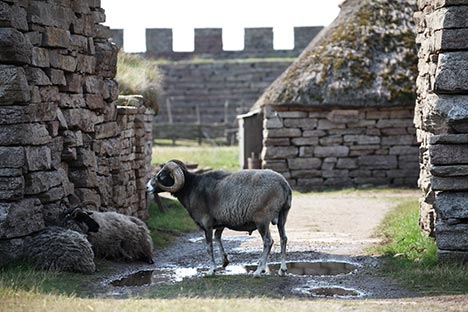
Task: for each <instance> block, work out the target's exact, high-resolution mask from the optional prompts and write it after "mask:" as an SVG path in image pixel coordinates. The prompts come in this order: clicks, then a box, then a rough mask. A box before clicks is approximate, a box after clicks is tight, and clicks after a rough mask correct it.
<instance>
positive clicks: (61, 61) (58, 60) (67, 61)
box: [49, 50, 76, 72]
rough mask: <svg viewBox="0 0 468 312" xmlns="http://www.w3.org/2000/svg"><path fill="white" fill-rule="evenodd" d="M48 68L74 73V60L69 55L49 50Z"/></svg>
mask: <svg viewBox="0 0 468 312" xmlns="http://www.w3.org/2000/svg"><path fill="white" fill-rule="evenodd" d="M49 61H50V66H51V67H53V68H57V69H62V70H64V71H67V72H75V71H76V58H75V57H73V56H71V55H63V54H61V53H60V52H59V51H58V50H49Z"/></svg>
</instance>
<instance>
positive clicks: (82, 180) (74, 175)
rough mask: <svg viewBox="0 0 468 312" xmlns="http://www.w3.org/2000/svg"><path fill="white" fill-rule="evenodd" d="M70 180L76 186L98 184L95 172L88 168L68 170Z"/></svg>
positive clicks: (94, 185)
mask: <svg viewBox="0 0 468 312" xmlns="http://www.w3.org/2000/svg"><path fill="white" fill-rule="evenodd" d="M68 176H69V178H70V181H71V182H73V184H75V187H77V188H92V187H96V186H98V184H97V175H96V172H95V171H93V170H90V169H77V170H70V172H69V174H68Z"/></svg>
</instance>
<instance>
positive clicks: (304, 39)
mask: <svg viewBox="0 0 468 312" xmlns="http://www.w3.org/2000/svg"><path fill="white" fill-rule="evenodd" d="M322 29H323V27H322V26H317V27H294V51H297V52H298V53H300V52H302V51H303V50H304V49H305V48H306V47H307V46H308V45H309V43H310V42H311V41H312V39H314V38H315V36H317V34H318V33H319V32H320V31H321V30H322Z"/></svg>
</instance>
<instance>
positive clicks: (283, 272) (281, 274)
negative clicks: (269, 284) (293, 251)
mask: <svg viewBox="0 0 468 312" xmlns="http://www.w3.org/2000/svg"><path fill="white" fill-rule="evenodd" d="M286 272H288V270H283V269H279V270H278V275H279V276H286Z"/></svg>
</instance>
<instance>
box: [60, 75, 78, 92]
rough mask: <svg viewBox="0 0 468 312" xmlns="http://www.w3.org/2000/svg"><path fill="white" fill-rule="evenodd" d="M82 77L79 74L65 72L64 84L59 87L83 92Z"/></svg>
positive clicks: (68, 90) (66, 90)
mask: <svg viewBox="0 0 468 312" xmlns="http://www.w3.org/2000/svg"><path fill="white" fill-rule="evenodd" d="M82 79H83V77H82V76H81V75H79V74H75V73H66V74H65V81H66V84H65V85H64V86H61V87H60V91H61V92H70V93H82V92H83V86H82Z"/></svg>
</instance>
